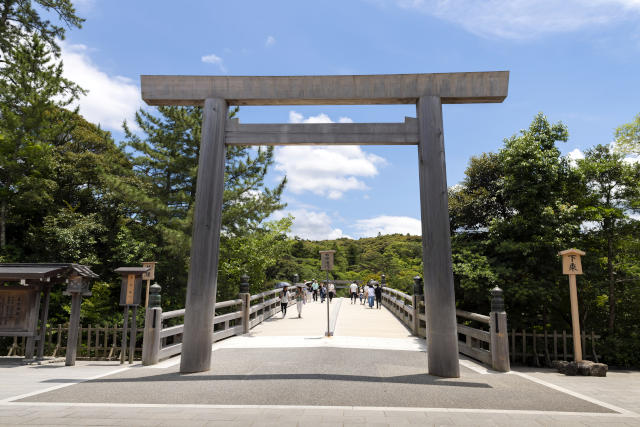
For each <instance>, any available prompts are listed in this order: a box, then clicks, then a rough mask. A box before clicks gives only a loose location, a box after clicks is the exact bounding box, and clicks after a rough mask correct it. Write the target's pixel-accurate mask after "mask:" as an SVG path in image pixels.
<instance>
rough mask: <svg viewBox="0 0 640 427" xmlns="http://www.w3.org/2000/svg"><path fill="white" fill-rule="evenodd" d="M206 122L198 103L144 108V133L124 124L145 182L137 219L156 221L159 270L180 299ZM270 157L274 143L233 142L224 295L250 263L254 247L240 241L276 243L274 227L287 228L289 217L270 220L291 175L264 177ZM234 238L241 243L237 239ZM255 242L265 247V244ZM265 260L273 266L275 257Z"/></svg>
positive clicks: (228, 173)
mask: <svg viewBox="0 0 640 427" xmlns="http://www.w3.org/2000/svg"><path fill="white" fill-rule="evenodd" d="M236 111H237V110H233V111H232V112H231V114H230V115H231V116H233V115H234V114H235V113H236ZM201 123H202V109H201V108H199V107H160V108H158V110H157V114H156V113H155V112H154V113H151V112H148V111H144V110H140V111H139V112H138V113H137V114H136V125H137V126H138V127H139V128H140V130H141V132H139V134H140V135H141V136H138V134H137V133H135V132H133V131H132V129H131V127H130V126H128V125H127V124H126V123H125V124H124V132H125V136H126V140H125V145H126V146H127V147H128V148H129V149H130V150H131V154H130V159H131V162H132V163H133V165H134V168H135V171H136V173H137V174H138V176H139V177H140V178H141V179H142V180H143V181H144V183H145V184H144V187H143V188H142V189H141V190H142V192H143V193H144V195H143V197H142V198H139V200H140V205H141V208H142V211H143V212H142V215H141V216H140V218H139V219H140V220H141V221H144V222H146V223H147V224H149V225H151V226H153V230H154V233H155V241H154V242H155V245H156V247H157V248H158V251H157V258H158V261H159V265H158V269H159V271H161V272H163V273H162V274H163V275H165V277H166V279H167V280H170V281H171V285H170V288H169V289H168V292H169V293H170V294H171V295H172V296H173V298H174V299H175V301H176V303H177V304H179V303H180V301H182V299H183V298H184V288H185V285H186V279H187V268H188V264H189V262H188V256H189V251H190V236H191V225H192V219H193V208H194V203H195V194H196V185H197V182H196V177H197V168H198V153H199V147H200V139H201V130H200V129H201ZM272 163H273V148H272V147H270V148H268V149H262V148H260V149H258V150H252V149H250V148H248V147H236V146H231V147H227V150H226V161H225V169H226V170H225V189H224V200H223V215H222V233H221V254H222V255H221V260H220V267H219V270H220V273H219V278H220V279H219V281H218V289H219V293H221V294H222V293H224V292H226V291H225V289H227V288H230V287H233V286H236V285H237V284H238V283H239V280H237V279H239V276H240V275H241V274H242V272H241V271H240V270H241V269H242V268H246V269H247V270H248V269H249V268H248V266H246V265H245V266H244V267H242V266H241V265H239V263H240V264H242V263H244V264H246V263H247V261H246V260H245V261H242V262H240V261H241V260H240V259H238V256H239V254H241V253H242V251H240V250H239V247H244V248H250V247H252V244H249V243H247V242H245V244H243V245H240V246H238V242H239V241H240V240H242V239H245V240H246V239H249V238H251V236H253V237H256V238H259V239H262V240H261V241H263V242H264V239H267V240H269V239H271V240H269V241H271V242H273V243H274V244H275V242H276V240H277V239H276V236H274V235H273V231H274V230H279V231H278V232H277V233H276V234H279V233H282V229H283V227H285V228H286V221H285V222H281V223H277V224H276V223H272V224H265V219H267V218H268V217H269V215H271V214H272V213H273V212H275V211H276V210H278V209H281V208H282V207H283V206H284V205H283V204H282V203H281V202H280V197H281V194H282V190H283V189H284V186H285V184H286V179H283V180H282V181H281V182H280V183H279V184H278V185H276V186H275V187H274V188H268V187H267V186H266V185H265V183H264V179H265V176H266V174H267V171H268V168H269V166H271V164H272ZM132 196H135V195H132ZM269 233H271V234H269ZM269 236H270V237H269ZM233 239H236V240H237V241H233V242H232V240H233ZM274 239H276V240H274ZM253 246H254V247H264V244H256V245H253ZM225 254H226V255H225ZM231 254H233V255H231ZM254 254H255V252H254ZM250 255H251V254H250V253H247V254H246V256H250ZM232 256H233V258H234V259H233V260H231V259H230V258H231V257H232ZM225 257H226V258H225ZM264 265H265V268H267V267H268V265H269V262H266V263H264ZM254 275H255V274H254ZM254 279H256V278H254ZM235 282H237V283H235Z"/></svg>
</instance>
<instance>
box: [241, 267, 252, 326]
mask: <svg viewBox="0 0 640 427" xmlns="http://www.w3.org/2000/svg"><path fill="white" fill-rule="evenodd" d="M240 279H241V280H242V281H241V282H240V295H239V296H238V297H239V298H240V299H241V300H242V333H243V334H248V333H249V330H250V329H251V324H250V323H249V322H250V320H249V319H250V317H251V293H250V292H249V276H247V275H246V274H243V275H242V277H241V278H240Z"/></svg>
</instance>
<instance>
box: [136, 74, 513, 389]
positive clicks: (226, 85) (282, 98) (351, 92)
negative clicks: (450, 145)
mask: <svg viewBox="0 0 640 427" xmlns="http://www.w3.org/2000/svg"><path fill="white" fill-rule="evenodd" d="M141 86H142V98H143V99H144V101H145V102H146V103H147V104H149V105H199V106H203V107H204V110H203V123H202V142H201V145H200V158H199V163H198V186H197V189H196V206H195V216H194V225H193V238H192V244H191V265H190V269H189V282H188V287H187V304H186V310H185V319H184V320H185V323H184V334H183V344H182V359H181V362H180V372H182V373H189V372H202V371H207V370H209V369H210V365H211V344H212V341H213V317H214V306H215V299H216V288H217V273H218V259H219V246H220V225H221V217H222V197H223V193H224V161H225V145H332V144H342V145H346V144H351V145H417V146H418V168H419V176H420V210H421V216H422V249H423V251H422V259H423V271H424V295H425V307H426V320H427V322H426V323H427V349H428V369H429V373H430V374H432V375H438V376H441V377H459V376H460V367H459V362H458V336H457V326H456V307H455V295H454V286H453V273H452V269H451V241H450V237H449V213H448V196H447V178H446V167H445V155H444V138H443V129H442V104H473V103H496V102H502V101H503V100H504V99H505V98H506V96H507V91H508V86H509V72H508V71H493V72H478V73H439V74H386V75H360V76H141ZM371 104H416V106H417V120H416V119H410V118H408V119H406V120H405V122H404V123H327V124H240V123H239V122H238V121H236V120H228V119H227V114H228V106H229V105H371Z"/></svg>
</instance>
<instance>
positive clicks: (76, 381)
mask: <svg viewBox="0 0 640 427" xmlns="http://www.w3.org/2000/svg"><path fill="white" fill-rule="evenodd" d="M139 366H140V365H133V366H127V367H124V368H119V369H116V370H114V371H109V372H106V373H103V374H98V375H94V376H92V377H89V378H79V379H77V380H76V379H74V380H73V381H72V382H69V383H65V384H59V385H54V386H52V387H47V388H45V389H42V390H37V391H32V392H29V393H24V394H20V395H18V396H11V397H7V398H6V399H2V400H0V404H5V403H14V401H15V400H19V399H24V398H27V397H31V396H36V395H38V394H42V393H46V392H48V391H53V390H58V389H61V388H65V387H69V386H72V385H75V384H80V383H84V382H87V381H91V380H97V379H98V378H102V377H106V376H108V375H113V374H118V373H120V372H124V371H126V370H128V369H131V368H133V367H139Z"/></svg>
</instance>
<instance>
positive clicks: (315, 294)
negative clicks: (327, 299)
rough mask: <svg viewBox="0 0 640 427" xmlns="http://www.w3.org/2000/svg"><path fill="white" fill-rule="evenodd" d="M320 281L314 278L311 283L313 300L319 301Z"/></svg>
mask: <svg viewBox="0 0 640 427" xmlns="http://www.w3.org/2000/svg"><path fill="white" fill-rule="evenodd" d="M318 288H319V286H318V281H317V280H316V279H313V284H311V291H312V292H313V300H314V301H316V302H318Z"/></svg>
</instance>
